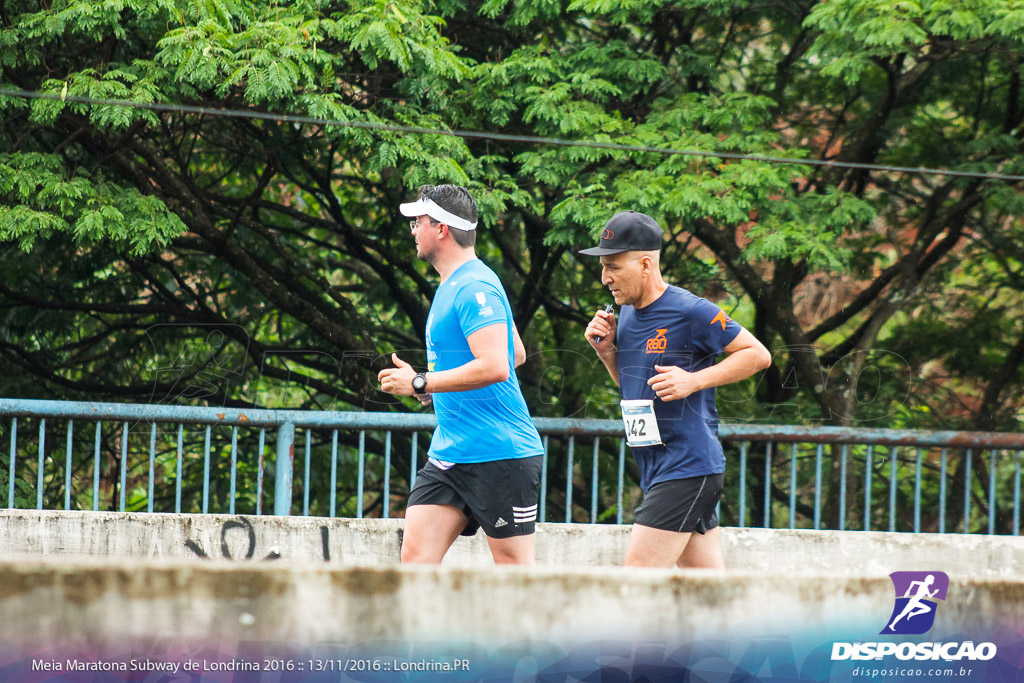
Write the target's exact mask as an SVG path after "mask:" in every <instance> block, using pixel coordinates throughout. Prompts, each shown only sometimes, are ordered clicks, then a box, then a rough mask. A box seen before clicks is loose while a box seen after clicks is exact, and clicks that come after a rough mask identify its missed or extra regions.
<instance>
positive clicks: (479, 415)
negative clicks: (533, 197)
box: [378, 185, 543, 564]
mask: <svg viewBox="0 0 1024 683" xmlns="http://www.w3.org/2000/svg"><path fill="white" fill-rule="evenodd" d="M400 210H401V212H402V215H404V216H410V217H412V218H413V220H411V221H410V222H409V226H410V228H411V229H412V233H413V236H414V237H415V239H416V255H417V257H419V258H420V259H422V260H424V261H427V262H428V263H430V264H431V265H432V266H433V267H434V269H435V270H436V271H437V273H438V275H440V277H441V283H440V285H438V289H437V293H436V295H435V296H434V302H433V304H432V305H431V307H430V314H429V315H428V317H427V329H426V341H427V364H428V366H427V372H424V373H417V372H416V370H415V369H414V368H412V366H410V365H409V364H408V363H406V362H405V361H403V360H402V359H401V358H399V357H398V356H397V355H396V354H392V360H393V361H394V363H395V365H396V367H395V368H389V369H386V370H382V371H381V372H380V375H379V376H378V379H379V380H380V384H381V389H382V390H383V391H386V392H388V393H391V394H397V395H402V396H417V397H418V398H419V399H420V401H421V402H423V403H424V404H429V403H431V402H432V403H433V405H434V411H435V413H436V414H437V429H436V430H435V432H434V435H433V438H432V439H431V441H430V449H429V451H428V456H429V457H428V460H427V464H426V465H424V467H423V468H422V469H421V470H420V471H419V473H418V475H417V478H416V485H415V486H414V487H413V490H412V491H411V492H410V494H409V503H408V506H407V508H406V513H405V533H404V535H403V539H402V561H403V562H420V563H437V562H440V561H441V559H442V558H443V557H444V555H445V553H446V552H447V551H448V548H449V547H451V545H452V543H454V542H455V539H456V538H458V536H459V535H460V534H462V535H467V536H472V535H474V534H475V533H476V530H477V529H478V528H483V530H484V533H485V534H486V536H487V543H488V545H489V546H490V549H491V555H492V557H493V558H494V561H495V563H498V564H533V562H534V542H533V533H534V529H535V523H536V519H537V504H538V483H539V481H540V468H541V455H542V453H543V447H542V445H541V440H540V436H539V435H538V433H537V429H536V427H534V425H533V422H532V420H531V419H530V415H529V412H528V411H527V408H526V401H525V400H524V398H523V394H522V391H521V390H520V388H519V381H518V379H517V378H516V373H515V368H516V367H517V366H519V365H521V364H522V363H523V361H525V360H526V350H525V349H524V348H523V343H522V341H521V340H520V338H519V333H518V332H517V330H516V327H515V323H514V321H513V320H512V310H511V307H510V306H509V303H508V297H507V296H506V295H505V290H504V289H503V288H502V286H501V282H500V281H499V280H498V277H497V275H495V274H494V272H493V271H492V270H491V269H490V268H488V267H487V266H486V265H485V264H484V263H483V262H482V261H480V260H479V259H478V258H477V257H476V251H475V248H474V245H475V242H476V224H477V210H476V203H475V202H474V201H473V198H472V196H470V194H469V192H468V191H467V190H466V189H465V188H462V187H458V186H456V185H438V186H432V185H425V186H423V187H421V188H420V192H419V198H418V199H417V201H415V202H410V203H407V204H402V205H401V207H400Z"/></svg>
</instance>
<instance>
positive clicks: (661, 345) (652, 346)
mask: <svg viewBox="0 0 1024 683" xmlns="http://www.w3.org/2000/svg"><path fill="white" fill-rule="evenodd" d="M666 332H668V330H667V329H664V330H658V333H657V334H656V335H654V336H653V337H651V338H650V339H648V340H647V351H646V353H665V349H667V348H668V339H666V338H665V333H666Z"/></svg>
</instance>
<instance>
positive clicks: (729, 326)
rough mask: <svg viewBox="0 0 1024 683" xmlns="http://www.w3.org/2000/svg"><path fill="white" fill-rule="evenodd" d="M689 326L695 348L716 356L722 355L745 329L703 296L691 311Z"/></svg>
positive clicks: (708, 355) (700, 351)
mask: <svg viewBox="0 0 1024 683" xmlns="http://www.w3.org/2000/svg"><path fill="white" fill-rule="evenodd" d="M689 328H690V338H691V339H692V340H693V346H694V349H695V350H696V351H697V352H698V353H703V354H704V355H705V356H706V357H714V358H717V357H718V356H719V355H721V353H722V351H724V350H725V347H726V346H728V345H729V344H730V343H731V342H732V340H733V339H735V338H736V335H738V334H739V333H740V331H741V330H742V329H743V327H742V326H741V325H740V324H739V323H737V322H736V321H734V320H733V319H732V318H730V317H729V316H728V315H726V313H725V311H723V310H722V309H721V308H719V307H718V306H717V305H715V304H713V303H711V302H710V301H708V300H707V299H701V298H697V300H696V303H695V304H694V306H693V309H692V310H691V311H690V315H689Z"/></svg>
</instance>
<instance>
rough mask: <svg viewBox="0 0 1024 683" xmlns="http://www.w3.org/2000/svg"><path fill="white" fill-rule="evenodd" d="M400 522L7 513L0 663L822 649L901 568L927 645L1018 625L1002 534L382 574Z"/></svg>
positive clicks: (735, 539) (838, 539)
mask: <svg viewBox="0 0 1024 683" xmlns="http://www.w3.org/2000/svg"><path fill="white" fill-rule="evenodd" d="M401 526H402V522H401V520H328V519H308V518H296V517H289V518H276V517H225V516H193V515H166V514H109V513H78V512H37V511H7V512H4V513H2V514H0V655H2V651H3V649H4V648H11V647H17V646H19V644H22V645H23V646H24V648H25V651H32V652H34V653H35V652H43V653H46V652H50V653H56V652H60V653H61V654H60V656H62V657H63V656H65V655H64V653H67V652H69V651H70V652H75V653H87V655H83V656H88V657H89V658H92V659H102V658H104V657H105V656H107V655H109V656H110V657H114V656H122V657H123V656H124V655H125V653H126V652H130V653H136V652H146V653H157V654H156V656H158V657H163V658H173V657H174V656H176V655H175V652H177V650H175V649H174V648H175V647H177V648H178V649H180V650H182V651H184V650H188V651H189V652H190V653H192V654H189V655H188V657H191V658H193V659H195V658H196V657H205V655H204V654H203V653H206V652H210V653H213V654H217V653H220V655H223V656H227V657H229V658H230V657H234V656H236V655H238V653H241V652H242V650H243V649H244V648H246V647H249V645H247V644H253V647H258V648H259V649H260V651H261V652H267V651H271V650H273V649H274V648H276V647H277V644H278V643H282V644H283V645H282V647H286V646H287V647H291V648H294V647H295V646H299V647H306V648H314V649H315V648H320V650H316V651H318V652H319V651H324V650H323V649H324V648H327V650H330V648H336V649H338V648H340V650H338V651H346V650H345V648H353V647H356V646H359V647H362V644H366V643H370V644H374V645H375V646H380V645H381V644H383V645H384V646H385V647H400V646H401V647H404V645H401V644H402V643H406V644H408V643H412V644H413V645H410V646H409V647H419V646H418V645H415V644H416V643H421V644H422V643H425V644H427V645H424V646H423V647H426V648H427V649H428V650H430V651H431V652H432V654H433V655H435V656H436V654H437V652H438V651H440V650H438V648H433V649H431V648H430V647H428V645H429V644H431V643H435V644H436V643H442V645H443V643H445V642H461V643H478V644H479V643H484V644H485V645H486V647H490V648H491V649H492V652H493V650H494V649H495V648H500V647H505V646H508V645H509V644H512V643H529V644H530V645H529V647H530V648H531V649H532V651H533V652H536V651H538V648H540V649H541V650H543V648H544V647H546V645H545V644H555V645H561V646H564V647H565V648H566V650H565V651H568V649H569V648H570V647H573V646H574V645H573V644H579V643H588V642H596V641H615V642H617V643H620V644H622V643H626V645H625V647H627V649H630V648H633V649H636V648H639V643H643V642H647V641H655V642H660V643H663V644H669V645H670V644H672V643H682V644H683V647H689V645H688V644H692V643H694V642H697V641H707V640H709V639H716V638H718V639H720V641H719V642H720V643H729V642H733V643H735V642H738V640H739V639H741V638H743V637H744V636H749V638H750V640H749V642H750V643H752V644H751V645H750V647H751V648H755V649H756V648H759V647H760V645H758V643H761V642H762V641H763V640H764V638H765V636H766V635H767V636H771V637H775V635H777V634H783V635H782V636H780V637H781V638H782V641H785V642H789V641H788V640H787V639H790V640H795V639H797V638H801V637H802V638H805V639H807V638H811V642H813V643H816V644H818V645H815V646H816V647H818V646H820V644H821V643H825V645H824V647H826V649H827V648H828V647H829V645H828V643H827V640H828V639H830V638H831V639H832V640H835V639H837V638H838V636H833V635H832V633H833V632H835V631H836V629H839V630H840V631H842V635H843V638H842V639H844V640H846V639H877V638H878V636H877V634H878V632H879V630H880V629H881V627H882V626H883V625H884V623H885V620H886V619H887V617H889V615H890V611H891V610H892V607H893V598H894V595H893V584H892V583H891V581H890V580H889V578H888V576H887V575H888V574H889V573H890V572H892V571H898V570H915V569H917V570H941V571H945V572H946V573H947V574H948V575H949V577H950V589H949V595H948V597H947V599H946V600H945V602H944V603H943V604H942V605H941V609H938V610H937V618H936V622H935V626H934V627H933V628H932V629H931V631H930V635H929V636H928V637H929V638H934V639H943V638H946V639H958V640H966V639H968V638H969V637H971V636H969V635H965V634H972V633H978V634H981V635H980V636H978V637H980V638H982V639H987V638H988V636H987V635H986V634H990V633H995V632H997V631H998V630H999V629H1003V630H1004V631H1005V630H1006V629H1010V630H1009V631H1007V632H1010V633H1021V632H1024V616H1022V615H1024V572H1022V567H1024V562H1022V560H1024V540H1022V539H1019V538H990V537H984V536H959V535H947V536H938V535H911V534H888V533H862V532H844V533H836V532H813V531H771V530H769V531H766V530H757V529H735V528H728V529H724V530H723V539H724V546H725V551H726V555H727V563H728V565H729V567H730V568H729V569H728V570H726V571H724V572H706V571H704V572H702V571H679V570H631V569H625V568H622V567H616V566H611V565H615V564H617V563H619V562H620V560H621V557H622V554H623V552H624V550H625V545H626V542H627V540H628V533H629V529H628V528H619V527H611V526H590V525H562V524H545V525H541V527H540V530H539V531H538V535H537V544H538V553H537V554H538V557H539V559H540V560H541V562H542V564H541V565H540V566H537V567H528V568H524V567H493V566H481V565H487V564H490V560H489V557H488V555H487V550H486V545H485V544H484V542H483V539H482V538H473V539H460V541H459V542H458V544H457V546H458V547H457V548H455V549H453V552H452V553H451V557H450V558H448V565H447V566H441V567H412V566H397V565H396V561H397V558H398V548H399V531H400V530H401ZM268 558H271V559H268ZM600 565H605V566H600ZM801 634H803V635H801ZM807 634H810V636H808V635H807ZM815 638H816V640H815ZM780 642H781V641H780ZM631 643H637V645H636V646H635V647H634V645H633V644H631ZM396 644H398V645H396ZM443 647H447V646H443ZM443 647H442V648H441V649H443ZM787 647H788V645H787ZM46 648H50V649H46ZM309 651H310V652H312V651H314V650H313V649H310V650H309ZM330 651H332V652H333V651H334V650H330ZM104 653H106V654H104ZM196 653H198V654H196ZM224 653H227V655H224ZM52 656H57V655H52ZM67 656H68V657H70V655H67ZM76 656H77V655H76ZM238 656H241V655H238ZM567 656H569V660H572V656H571V655H567ZM800 656H801V657H804V656H806V657H808V659H807V661H810V660H811V659H813V657H812V655H807V654H806V652H805V653H804V654H802V655H800ZM814 656H817V655H814ZM19 657H23V655H19ZM182 657H185V656H184V655H182ZM825 657H826V658H827V655H825ZM0 660H2V657H0ZM569 660H567V661H569ZM25 661H27V660H26V659H24V658H22V663H21V664H20V666H23V667H24V666H27V665H26V664H25V663H24V662H25ZM715 661H718V660H715ZM815 661H817V660H815ZM570 663H571V662H570ZM713 665H714V666H718V665H717V664H713ZM816 666H817V665H816ZM3 671H4V668H3V662H2V661H0V677H3ZM502 679H503V678H493V677H492V678H491V680H502ZM10 680H13V678H10ZM218 680H219V679H218ZM268 680H270V679H268ZM273 680H277V679H273ZM375 680H376V679H375ZM381 680H383V679H381ZM438 680H440V679H438ZM571 680H576V679H571ZM708 680H711V679H708ZM715 680H718V679H715ZM721 680H726V679H721ZM777 680H784V679H781V678H779V679H777Z"/></svg>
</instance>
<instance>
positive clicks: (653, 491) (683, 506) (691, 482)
mask: <svg viewBox="0 0 1024 683" xmlns="http://www.w3.org/2000/svg"><path fill="white" fill-rule="evenodd" d="M724 481H725V475H724V474H706V475H703V476H700V477H691V478H689V479H672V480H670V481H661V482H658V483H657V484H655V485H654V486H652V487H651V488H649V489H648V490H647V492H646V493H645V494H644V501H643V502H642V503H641V504H640V507H638V508H637V509H636V516H635V517H634V519H633V523H634V524H639V525H641V526H649V527H653V528H655V529H662V530H664V531H677V532H697V533H698V534H703V533H704V532H706V531H708V530H709V529H714V528H715V527H716V526H718V514H717V513H716V512H715V508H716V506H717V505H718V501H719V499H720V498H721V497H722V484H723V482H724Z"/></svg>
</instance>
